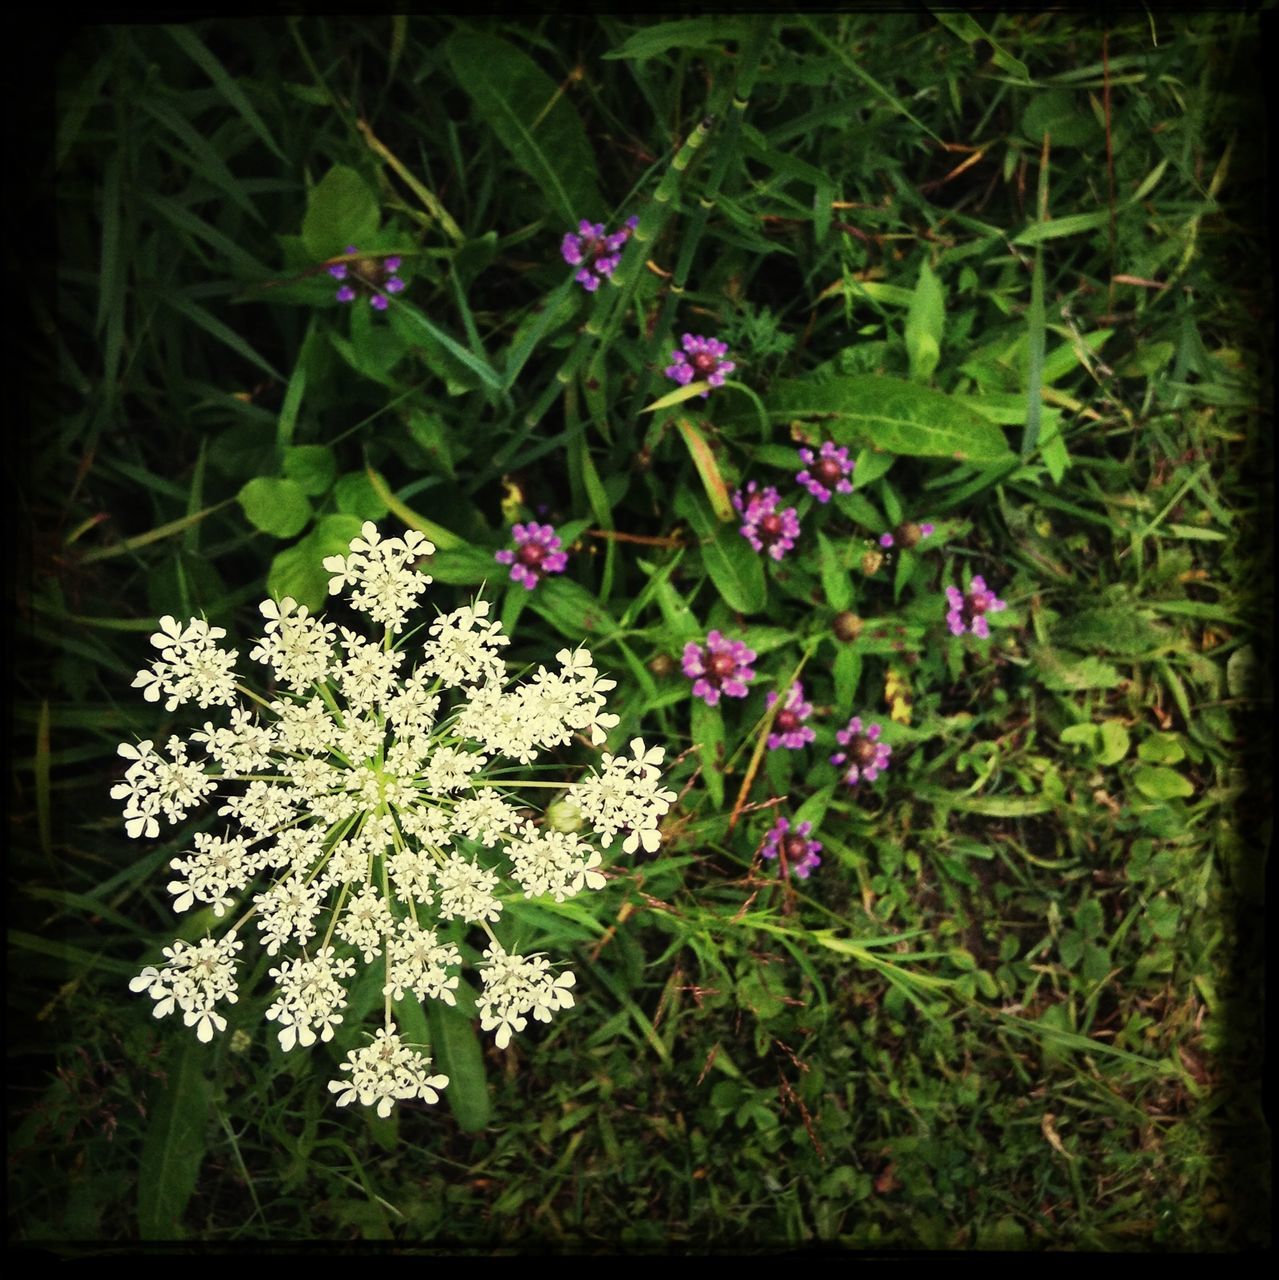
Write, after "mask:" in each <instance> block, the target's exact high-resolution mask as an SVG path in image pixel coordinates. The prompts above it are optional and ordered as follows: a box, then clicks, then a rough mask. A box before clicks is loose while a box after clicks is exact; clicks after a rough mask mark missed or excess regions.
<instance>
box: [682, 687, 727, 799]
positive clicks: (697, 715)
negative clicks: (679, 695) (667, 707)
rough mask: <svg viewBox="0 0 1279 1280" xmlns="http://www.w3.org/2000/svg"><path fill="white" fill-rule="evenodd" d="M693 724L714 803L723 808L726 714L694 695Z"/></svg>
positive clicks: (703, 776) (704, 775)
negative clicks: (722, 766) (724, 715)
mask: <svg viewBox="0 0 1279 1280" xmlns="http://www.w3.org/2000/svg"><path fill="white" fill-rule="evenodd" d="M689 728H690V732H691V733H692V737H693V741H694V742H695V743H697V752H698V756H699V758H700V759H701V762H702V779H703V781H705V783H706V790H707V791H708V792H709V793H710V797H711V803H712V804H714V806H715V808H716V809H719V808H720V807H721V806H722V805H723V803H724V774H723V772H722V770H721V768H720V766H721V764H722V763H723V755H724V717H723V716H722V715H721V714H720V711H719V708H718V707H708V706H707V705H706V703H705V702H703V701H702V699H701V698H698V697H694V698H693V705H692V711H691V713H690V715H689Z"/></svg>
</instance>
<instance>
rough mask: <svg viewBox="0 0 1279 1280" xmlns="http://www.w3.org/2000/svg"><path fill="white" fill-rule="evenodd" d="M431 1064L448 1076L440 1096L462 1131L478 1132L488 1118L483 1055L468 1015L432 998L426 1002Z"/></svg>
mask: <svg viewBox="0 0 1279 1280" xmlns="http://www.w3.org/2000/svg"><path fill="white" fill-rule="evenodd" d="M427 1018H428V1020H429V1022H430V1025H431V1050H432V1057H433V1058H434V1059H435V1065H436V1066H437V1067H438V1068H439V1069H440V1072H441V1074H443V1075H446V1076H448V1078H449V1083H448V1088H446V1089H445V1090H444V1097H445V1098H446V1099H447V1100H448V1104H449V1107H450V1109H451V1110H452V1112H453V1118H454V1119H455V1120H456V1121H457V1124H458V1128H459V1129H461V1130H462V1132H463V1133H478V1132H479V1131H480V1130H481V1129H483V1128H484V1127H485V1126H486V1125H487V1124H488V1122H489V1114H490V1105H489V1091H488V1084H487V1082H486V1081H485V1079H484V1056H483V1054H482V1053H481V1052H480V1042H479V1038H478V1037H477V1036H476V1034H475V1027H474V1025H473V1024H472V1021H471V1019H470V1018H468V1017H467V1016H466V1014H465V1013H463V1012H462V1011H461V1010H460V1009H457V1008H453V1007H451V1006H449V1005H446V1004H441V1003H440V1001H438V1000H432V1001H431V1002H430V1003H429V1005H428V1006H427Z"/></svg>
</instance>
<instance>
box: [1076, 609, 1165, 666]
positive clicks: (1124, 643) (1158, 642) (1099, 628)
mask: <svg viewBox="0 0 1279 1280" xmlns="http://www.w3.org/2000/svg"><path fill="white" fill-rule="evenodd" d="M1052 637H1053V641H1054V642H1055V643H1057V644H1065V645H1070V646H1071V648H1074V649H1079V650H1081V651H1083V652H1087V653H1091V652H1094V651H1099V652H1102V653H1117V654H1123V655H1127V656H1133V657H1135V656H1137V655H1139V654H1146V653H1149V652H1150V651H1151V650H1152V649H1158V648H1160V647H1162V646H1163V645H1166V644H1168V643H1169V639H1170V633H1169V632H1168V630H1167V628H1165V627H1161V626H1160V625H1159V624H1158V623H1157V622H1155V621H1154V620H1153V619H1152V618H1151V617H1150V615H1149V614H1148V613H1147V612H1145V611H1144V610H1143V611H1139V610H1137V609H1133V608H1128V607H1119V606H1111V607H1103V608H1099V609H1085V610H1083V611H1082V612H1080V613H1077V614H1075V615H1074V617H1070V618H1064V619H1063V620H1062V621H1060V622H1059V623H1057V625H1056V626H1055V627H1054V628H1053V633H1052Z"/></svg>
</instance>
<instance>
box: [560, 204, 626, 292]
mask: <svg viewBox="0 0 1279 1280" xmlns="http://www.w3.org/2000/svg"><path fill="white" fill-rule="evenodd" d="M637 226H639V218H638V217H637V216H632V217H630V218H627V220H626V225H625V226H624V227H623V228H622V229H621V230H620V231H614V232H613V234H612V235H611V236H607V235H605V234H604V224H603V223H602V222H595V223H591V222H587V221H585V219H583V221H581V222H579V223H578V224H577V232H576V233H574V232H572V231H570V232H569V233H568V234H567V235H566V236H565V237H564V239H563V240H562V241H561V242H560V253H561V255H562V256H563V258H564V261H565V262H567V263H568V264H569V266H572V267H576V266H579V265H580V266H581V268H582V269H581V270H580V271H579V272H578V273H577V275H575V276H574V277H573V279H574V280H576V281H577V283H578V284H580V285H581V286H582V288H583V289H585V290H586V292H587V293H594V292H595V290H596V289H598V288H599V287H600V281H601V280H607V279H608V278H609V277H610V276H611V275H612V274H613V272H614V271H616V270H617V264H618V263H619V262H621V260H622V247H623V246H624V245H625V244H626V241H627V240H628V239H629V238H630V234H631V232H632V231H634V230H635V228H636V227H637Z"/></svg>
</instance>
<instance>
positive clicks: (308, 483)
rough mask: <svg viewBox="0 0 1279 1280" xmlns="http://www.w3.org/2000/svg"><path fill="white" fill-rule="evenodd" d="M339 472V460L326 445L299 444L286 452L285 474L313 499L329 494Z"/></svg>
mask: <svg viewBox="0 0 1279 1280" xmlns="http://www.w3.org/2000/svg"><path fill="white" fill-rule="evenodd" d="M337 470H338V464H337V459H336V458H335V457H334V455H333V450H332V449H330V448H329V446H328V445H326V444H298V445H293V446H291V447H290V448H288V449H286V450H285V451H284V474H285V475H286V476H287V477H288V478H289V479H290V480H292V481H294V482H295V483H296V484H297V486H298V487H299V488H300V489H301V490H302V492H303V493H307V494H310V495H311V497H313V498H318V497H319V496H320V494H322V493H328V491H329V489H330V488H331V487H332V485H333V478H334V477H335V476H336V475H337Z"/></svg>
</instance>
